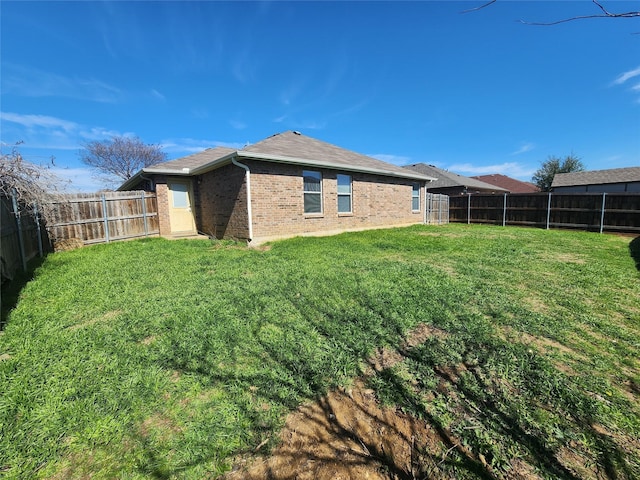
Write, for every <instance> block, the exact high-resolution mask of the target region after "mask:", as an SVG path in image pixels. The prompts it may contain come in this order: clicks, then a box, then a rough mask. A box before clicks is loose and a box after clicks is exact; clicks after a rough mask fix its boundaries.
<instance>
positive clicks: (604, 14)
mask: <svg viewBox="0 0 640 480" xmlns="http://www.w3.org/2000/svg"><path fill="white" fill-rule="evenodd" d="M497 1H498V0H490V1H489V2H487V3H484V4H482V5H479V6H477V7H475V8H470V9H468V10H464V11H463V12H462V13H468V12H474V11H477V10H481V9H483V8H486V7H488V6H489V5H492V4H494V3H496V2H497ZM591 1H592V2H593V3H594V4H595V5H596V6H597V10H596V13H593V14H590V15H576V16H574V17H569V18H563V19H561V20H555V21H553V22H528V21H525V20H520V23H524V24H525V25H558V24H560V23H566V22H572V21H574V20H584V19H587V18H635V17H640V10H632V11H629V12H611V11H609V10H607V9H606V8H605V7H604V6H603V5H602V3H601V2H599V1H598V0H591Z"/></svg>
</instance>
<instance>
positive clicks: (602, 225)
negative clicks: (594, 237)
mask: <svg viewBox="0 0 640 480" xmlns="http://www.w3.org/2000/svg"><path fill="white" fill-rule="evenodd" d="M606 198H607V192H602V212H601V213H600V233H602V230H604V202H605V200H606Z"/></svg>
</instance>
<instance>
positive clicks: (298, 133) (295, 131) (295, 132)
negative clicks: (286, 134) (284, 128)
mask: <svg viewBox="0 0 640 480" xmlns="http://www.w3.org/2000/svg"><path fill="white" fill-rule="evenodd" d="M293 133H294V134H296V135H302V134H301V133H300V132H298V131H297V130H294V131H293Z"/></svg>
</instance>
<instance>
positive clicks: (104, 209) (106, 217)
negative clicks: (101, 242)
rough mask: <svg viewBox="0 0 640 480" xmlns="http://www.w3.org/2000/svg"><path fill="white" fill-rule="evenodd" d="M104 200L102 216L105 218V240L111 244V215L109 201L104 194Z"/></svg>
mask: <svg viewBox="0 0 640 480" xmlns="http://www.w3.org/2000/svg"><path fill="white" fill-rule="evenodd" d="M101 197H102V198H101V199H102V214H103V216H104V238H105V239H106V241H107V243H109V215H108V214H107V199H106V197H105V196H104V193H103V194H102V195H101Z"/></svg>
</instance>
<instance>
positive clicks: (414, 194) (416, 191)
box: [411, 183, 420, 212]
mask: <svg viewBox="0 0 640 480" xmlns="http://www.w3.org/2000/svg"><path fill="white" fill-rule="evenodd" d="M411 210H413V211H414V212H419V211H420V184H419V183H414V184H413V190H412V191H411Z"/></svg>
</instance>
